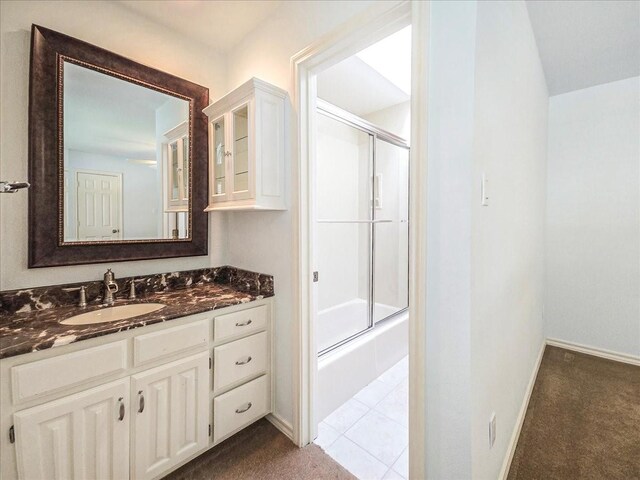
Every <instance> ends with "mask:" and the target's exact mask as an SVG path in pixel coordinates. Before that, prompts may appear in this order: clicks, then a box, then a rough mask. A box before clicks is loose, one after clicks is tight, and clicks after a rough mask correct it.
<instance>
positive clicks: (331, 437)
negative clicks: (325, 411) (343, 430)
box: [313, 422, 340, 450]
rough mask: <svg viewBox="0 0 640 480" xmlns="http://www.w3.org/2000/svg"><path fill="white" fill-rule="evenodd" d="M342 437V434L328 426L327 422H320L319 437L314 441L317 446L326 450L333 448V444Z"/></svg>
mask: <svg viewBox="0 0 640 480" xmlns="http://www.w3.org/2000/svg"><path fill="white" fill-rule="evenodd" d="M339 436H340V432H338V431H337V430H336V429H335V428H333V427H331V426H329V425H327V424H326V423H325V422H320V424H319V425H318V436H317V437H316V439H315V440H314V441H313V443H315V444H316V445H318V446H319V447H320V448H322V449H323V450H326V449H327V448H329V446H331V444H332V443H333V442H335V441H336V440H337V439H338V437H339Z"/></svg>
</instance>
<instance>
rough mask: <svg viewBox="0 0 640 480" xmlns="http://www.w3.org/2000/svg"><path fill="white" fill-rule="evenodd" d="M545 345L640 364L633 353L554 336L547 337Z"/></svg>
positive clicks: (637, 357) (639, 360) (639, 358)
mask: <svg viewBox="0 0 640 480" xmlns="http://www.w3.org/2000/svg"><path fill="white" fill-rule="evenodd" d="M547 345H551V346H553V347H560V348H566V349H567V350H573V351H574V352H580V353H586V354H587V355H594V356H596V357H601V358H606V359H608V360H614V361H616V362H623V363H630V364H631V365H638V366H640V357H639V356H635V355H628V354H626V353H618V352H612V351H611V350H605V349H603V348H596V347H590V346H588V345H581V344H579V343H573V342H566V341H564V340H557V339H555V338H547Z"/></svg>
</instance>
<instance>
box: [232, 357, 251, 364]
mask: <svg viewBox="0 0 640 480" xmlns="http://www.w3.org/2000/svg"><path fill="white" fill-rule="evenodd" d="M250 361H251V357H247V359H246V360H244V361H242V362H241V361H240V360H238V361H237V362H236V365H246V364H247V363H249V362H250Z"/></svg>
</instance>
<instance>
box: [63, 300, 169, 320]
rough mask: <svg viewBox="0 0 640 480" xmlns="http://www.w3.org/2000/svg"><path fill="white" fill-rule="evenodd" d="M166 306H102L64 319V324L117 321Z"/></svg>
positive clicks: (144, 304)
mask: <svg viewBox="0 0 640 480" xmlns="http://www.w3.org/2000/svg"><path fill="white" fill-rule="evenodd" d="M164 307H166V305H163V304H162V303H135V304H132V305H121V306H119V307H109V308H102V309H100V310H94V311H92V312H87V313H82V314H80V315H76V316H74V317H69V318H67V319H65V320H62V321H61V322H60V323H62V324H63V325H91V324H92V323H104V322H115V321H116V320H124V319H126V318H133V317H138V316H140V315H144V314H145V313H151V312H155V311H157V310H160V309H161V308H164Z"/></svg>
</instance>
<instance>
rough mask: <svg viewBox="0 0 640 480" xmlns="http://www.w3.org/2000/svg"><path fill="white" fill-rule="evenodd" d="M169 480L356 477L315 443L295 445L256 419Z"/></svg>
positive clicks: (174, 473)
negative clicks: (302, 445) (303, 445)
mask: <svg viewBox="0 0 640 480" xmlns="http://www.w3.org/2000/svg"><path fill="white" fill-rule="evenodd" d="M166 478H167V479H171V480H178V479H179V480H187V479H188V480H205V479H206V480H213V479H215V480H254V479H255V480H258V479H260V480H319V479H340V480H342V479H344V480H353V479H355V477H354V476H353V475H351V474H350V473H349V472H348V471H347V470H345V469H344V468H343V467H342V466H340V465H339V464H338V463H336V462H335V460H333V459H332V458H331V457H330V456H328V455H327V454H326V453H324V452H323V451H322V449H321V448H320V447H318V446H317V445H314V444H311V445H309V446H307V447H305V448H298V447H297V446H295V445H294V444H293V443H292V442H291V440H289V439H288V438H287V437H285V436H284V435H283V434H282V433H280V432H279V431H278V430H277V429H276V428H275V427H274V426H273V425H271V424H270V423H269V422H267V421H266V420H264V419H263V420H259V421H257V422H256V423H254V424H253V425H251V426H249V427H247V428H245V429H244V430H242V431H241V432H239V433H238V434H236V435H234V436H233V437H231V438H229V439H228V440H226V441H224V442H222V443H221V444H220V445H217V446H215V447H214V448H212V449H211V450H209V451H208V452H206V453H203V454H202V455H200V456H199V457H198V458H196V459H194V460H192V461H191V462H189V463H188V464H186V465H185V466H183V467H182V468H180V469H179V470H176V471H175V472H173V473H172V474H170V475H169V476H168V477H166Z"/></svg>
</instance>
